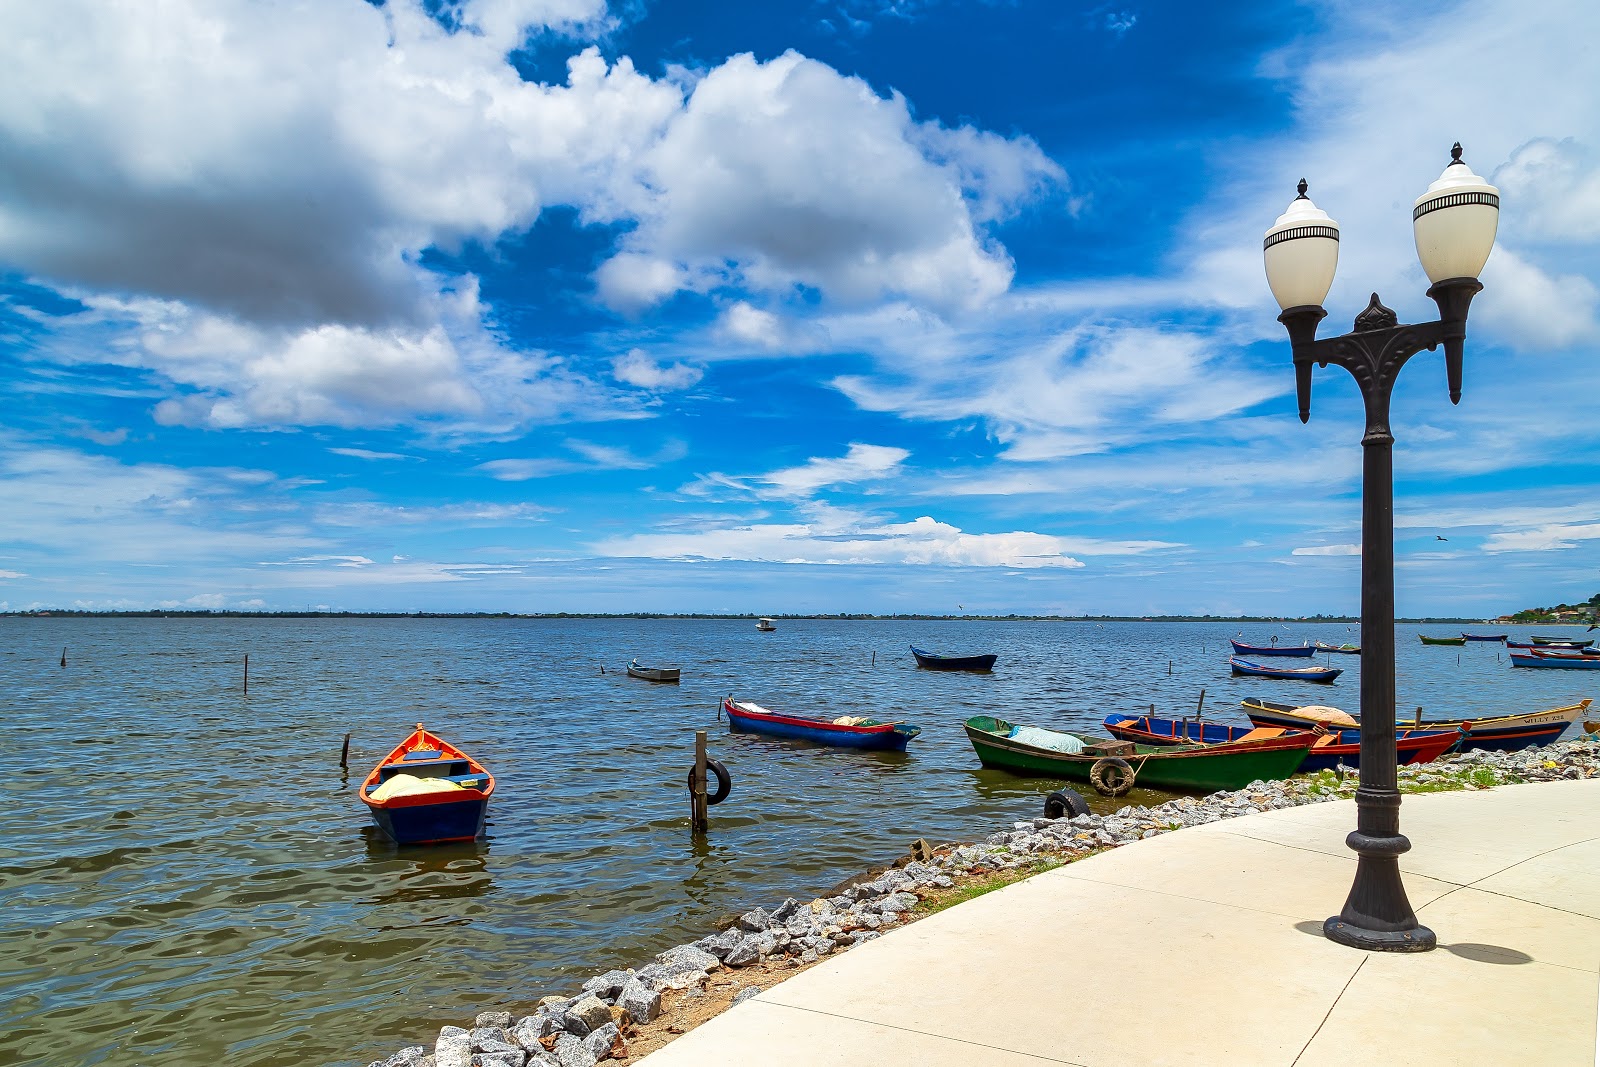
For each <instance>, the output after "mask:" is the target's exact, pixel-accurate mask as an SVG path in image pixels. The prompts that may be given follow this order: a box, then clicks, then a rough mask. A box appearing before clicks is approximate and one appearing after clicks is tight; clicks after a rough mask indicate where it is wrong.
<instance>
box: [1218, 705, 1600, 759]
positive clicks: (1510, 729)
mask: <svg viewBox="0 0 1600 1067" xmlns="http://www.w3.org/2000/svg"><path fill="white" fill-rule="evenodd" d="M1242 704H1243V706H1244V710H1245V714H1246V716H1248V717H1249V719H1250V721H1251V722H1253V723H1255V724H1256V725H1257V726H1288V727H1293V728H1298V729H1309V728H1310V727H1311V726H1312V725H1314V724H1315V723H1316V720H1315V719H1312V718H1310V717H1308V716H1304V715H1296V714H1295V709H1294V708H1293V707H1292V706H1291V705H1288V704H1274V703H1271V702H1270V701H1265V700H1245V701H1242ZM1588 709H1589V701H1587V700H1585V701H1582V702H1581V703H1578V704H1573V705H1571V706H1569V707H1565V708H1553V709H1551V710H1550V711H1536V712H1532V713H1530V714H1527V715H1497V716H1488V717H1483V718H1477V719H1423V720H1422V721H1421V722H1419V723H1415V724H1414V725H1413V727H1412V728H1413V729H1418V730H1459V729H1462V728H1463V727H1464V728H1465V729H1466V730H1467V731H1468V733H1467V736H1466V737H1464V738H1462V739H1461V741H1460V742H1459V744H1458V745H1457V751H1460V752H1467V751H1470V750H1472V749H1483V750H1485V751H1490V752H1516V751H1518V750H1519V749H1524V748H1528V747H1530V746H1532V745H1548V744H1550V743H1551V742H1553V741H1555V740H1556V739H1557V738H1558V737H1560V736H1561V734H1562V733H1563V732H1564V731H1565V730H1566V729H1567V727H1568V726H1570V725H1572V723H1573V722H1574V721H1575V720H1577V719H1578V718H1579V717H1580V716H1582V715H1583V713H1584V712H1585V711H1587V710H1588ZM1398 728H1399V727H1398V726H1397V729H1398ZM1352 732H1354V733H1356V734H1357V735H1358V737H1359V732H1360V727H1359V726H1358V727H1356V728H1355V730H1354V731H1352V730H1351V729H1350V728H1348V727H1346V728H1345V730H1344V733H1346V734H1349V733H1352Z"/></svg>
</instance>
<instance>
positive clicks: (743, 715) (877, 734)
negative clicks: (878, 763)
mask: <svg viewBox="0 0 1600 1067" xmlns="http://www.w3.org/2000/svg"><path fill="white" fill-rule="evenodd" d="M722 710H723V711H724V712H726V713H727V715H728V725H730V726H732V727H733V730H734V732H735V733H751V734H766V735H767V736H768V737H793V738H798V739H799V740H801V741H814V742H816V743H817V744H819V745H833V746H834V747H836V748H865V749H872V750H874V751H878V752H904V751H905V750H906V745H907V744H909V743H910V742H911V739H912V738H913V737H916V736H917V735H918V734H920V733H921V732H922V728H921V727H920V726H912V725H911V724H910V723H905V722H874V721H873V720H871V719H867V720H865V721H864V722H857V723H854V724H851V723H838V722H829V721H828V720H826V719H806V718H802V717H800V716H798V715H780V714H779V713H778V712H775V711H768V710H767V709H766V708H764V707H762V706H761V705H760V704H757V703H755V702H754V701H750V700H735V699H733V698H732V697H728V698H726V699H725V700H723V702H722Z"/></svg>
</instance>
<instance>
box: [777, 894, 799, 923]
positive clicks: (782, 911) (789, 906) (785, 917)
mask: <svg viewBox="0 0 1600 1067" xmlns="http://www.w3.org/2000/svg"><path fill="white" fill-rule="evenodd" d="M803 909H805V905H804V904H802V903H800V902H799V901H798V900H796V899H794V897H790V898H788V899H787V900H785V901H784V902H783V903H782V904H779V905H778V906H777V907H776V908H774V909H772V919H773V921H774V922H780V923H786V922H788V921H789V918H790V916H792V915H795V914H796V913H798V912H800V911H801V910H803Z"/></svg>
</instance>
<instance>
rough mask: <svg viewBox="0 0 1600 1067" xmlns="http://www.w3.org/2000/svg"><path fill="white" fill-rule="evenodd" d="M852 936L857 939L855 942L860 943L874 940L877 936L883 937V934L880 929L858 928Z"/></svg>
mask: <svg viewBox="0 0 1600 1067" xmlns="http://www.w3.org/2000/svg"><path fill="white" fill-rule="evenodd" d="M850 936H851V938H852V939H853V940H854V941H855V943H856V944H858V945H859V944H861V943H862V942H864V941H871V940H873V939H875V938H879V937H882V936H883V935H882V934H880V933H878V931H876V930H857V931H856V932H855V933H853V934H851V935H850Z"/></svg>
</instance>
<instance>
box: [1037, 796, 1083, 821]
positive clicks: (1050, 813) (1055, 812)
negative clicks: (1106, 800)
mask: <svg viewBox="0 0 1600 1067" xmlns="http://www.w3.org/2000/svg"><path fill="white" fill-rule="evenodd" d="M1088 814H1089V802H1088V801H1087V800H1084V799H1083V795H1082V794H1081V793H1079V792H1078V791H1077V790H1076V789H1058V790H1056V791H1055V792H1054V793H1051V794H1050V795H1049V796H1047V797H1045V798H1044V817H1045V818H1047V819H1071V818H1074V817H1076V816H1079V815H1088Z"/></svg>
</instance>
